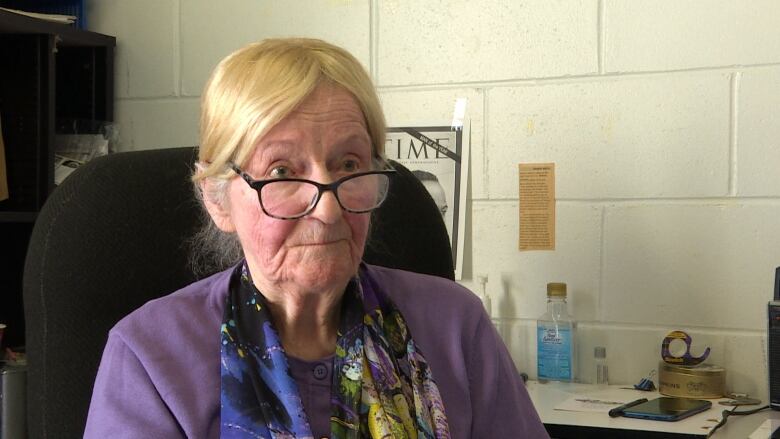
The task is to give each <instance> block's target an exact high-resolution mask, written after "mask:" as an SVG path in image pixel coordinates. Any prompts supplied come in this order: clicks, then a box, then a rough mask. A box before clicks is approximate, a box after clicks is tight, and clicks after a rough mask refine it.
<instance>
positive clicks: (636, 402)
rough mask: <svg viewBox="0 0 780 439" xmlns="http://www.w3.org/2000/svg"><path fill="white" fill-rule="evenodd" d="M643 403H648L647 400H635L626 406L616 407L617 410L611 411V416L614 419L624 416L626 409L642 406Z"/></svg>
mask: <svg viewBox="0 0 780 439" xmlns="http://www.w3.org/2000/svg"><path fill="white" fill-rule="evenodd" d="M643 402H647V398H639V399H637V400H634V401H631V402H627V403H625V404H623V405H621V406H617V407H615V408H613V409H612V410H610V411H609V416H610V417H612V418H617V417H618V416H622V415H623V410H625V409H627V408H629V407H633V406H635V405H639V404H642V403H643Z"/></svg>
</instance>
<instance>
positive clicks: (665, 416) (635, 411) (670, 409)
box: [623, 396, 712, 421]
mask: <svg viewBox="0 0 780 439" xmlns="http://www.w3.org/2000/svg"><path fill="white" fill-rule="evenodd" d="M710 407H712V402H710V401H705V400H703V399H688V398H671V397H668V396H662V397H660V398H656V399H651V400H650V401H647V402H643V403H642V404H637V405H635V406H633V407H629V408H627V409H625V410H623V416H625V417H627V418H639V419H652V420H654V421H679V420H680V419H684V418H687V417H688V416H691V415H695V414H696V413H700V412H703V411H705V410H707V409H709V408H710Z"/></svg>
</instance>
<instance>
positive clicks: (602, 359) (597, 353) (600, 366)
mask: <svg viewBox="0 0 780 439" xmlns="http://www.w3.org/2000/svg"><path fill="white" fill-rule="evenodd" d="M593 359H594V363H595V364H594V366H596V368H595V373H594V377H593V383H594V384H597V385H599V386H606V385H608V384H609V368H608V367H607V348H605V347H604V346H596V347H595V348H593Z"/></svg>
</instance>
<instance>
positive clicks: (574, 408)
mask: <svg viewBox="0 0 780 439" xmlns="http://www.w3.org/2000/svg"><path fill="white" fill-rule="evenodd" d="M629 401H631V399H630V398H628V399H623V398H617V399H616V398H599V397H595V396H593V395H574V396H572V397H571V398H569V399H567V400H566V401H563V402H562V403H560V404H558V405H557V406H555V407H554V409H555V410H563V411H567V412H591V413H608V412H609V411H610V410H611V409H613V408H615V407H617V406H619V405H622V404H625V403H627V402H629Z"/></svg>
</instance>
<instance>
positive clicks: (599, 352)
mask: <svg viewBox="0 0 780 439" xmlns="http://www.w3.org/2000/svg"><path fill="white" fill-rule="evenodd" d="M593 356H594V357H596V358H607V348H605V347H604V346H596V347H595V348H593Z"/></svg>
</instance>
